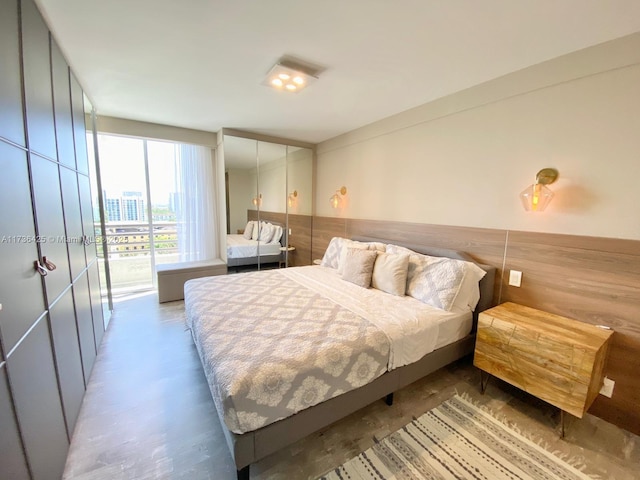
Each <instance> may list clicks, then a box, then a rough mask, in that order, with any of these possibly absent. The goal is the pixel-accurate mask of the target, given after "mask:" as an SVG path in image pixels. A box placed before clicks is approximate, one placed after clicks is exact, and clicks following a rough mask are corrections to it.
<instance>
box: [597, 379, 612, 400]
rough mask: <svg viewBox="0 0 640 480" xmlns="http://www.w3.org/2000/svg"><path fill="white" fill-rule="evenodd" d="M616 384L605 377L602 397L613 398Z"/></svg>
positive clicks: (601, 390)
mask: <svg viewBox="0 0 640 480" xmlns="http://www.w3.org/2000/svg"><path fill="white" fill-rule="evenodd" d="M615 384H616V382H614V381H613V380H611V379H610V378H607V377H604V382H603V385H602V388H601V389H600V395H604V396H605V397H609V398H611V395H613V387H614V386H615Z"/></svg>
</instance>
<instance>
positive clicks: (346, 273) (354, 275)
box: [342, 248, 378, 288]
mask: <svg viewBox="0 0 640 480" xmlns="http://www.w3.org/2000/svg"><path fill="white" fill-rule="evenodd" d="M345 250H346V252H345V255H344V259H343V262H344V267H343V272H342V279H343V280H346V281H347V282H351V283H354V284H356V285H358V286H360V287H363V288H369V287H370V286H371V275H372V274H373V265H374V263H375V261H376V257H377V255H378V252H376V251H375V250H368V249H364V248H346V249H345Z"/></svg>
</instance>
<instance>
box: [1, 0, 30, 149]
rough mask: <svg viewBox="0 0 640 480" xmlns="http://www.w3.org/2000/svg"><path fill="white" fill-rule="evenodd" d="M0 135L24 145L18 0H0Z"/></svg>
mask: <svg viewBox="0 0 640 480" xmlns="http://www.w3.org/2000/svg"><path fill="white" fill-rule="evenodd" d="M0 45H2V48H0V65H2V74H1V75H0V110H1V111H2V115H0V137H3V138H6V139H7V140H10V141H12V142H14V143H17V144H18V145H22V146H24V145H25V143H24V123H23V117H22V89H21V83H20V80H21V79H20V37H19V35H18V2H17V1H2V2H0Z"/></svg>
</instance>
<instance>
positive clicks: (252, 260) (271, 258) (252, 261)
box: [227, 222, 287, 267]
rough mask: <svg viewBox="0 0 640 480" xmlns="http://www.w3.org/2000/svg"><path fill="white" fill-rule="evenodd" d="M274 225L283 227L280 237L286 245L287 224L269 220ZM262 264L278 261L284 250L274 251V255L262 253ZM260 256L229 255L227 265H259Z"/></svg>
mask: <svg viewBox="0 0 640 480" xmlns="http://www.w3.org/2000/svg"><path fill="white" fill-rule="evenodd" d="M269 223H271V224H272V225H277V226H279V227H282V236H281V237H280V245H281V246H283V247H284V246H285V245H286V244H287V229H286V227H285V225H282V224H281V223H277V222H269ZM259 258H260V264H267V263H278V262H279V261H280V260H281V258H282V252H280V253H274V254H272V255H260V257H259ZM257 264H258V257H257V256H256V257H243V258H230V257H227V267H244V266H246V265H257Z"/></svg>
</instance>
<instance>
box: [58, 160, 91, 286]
mask: <svg viewBox="0 0 640 480" xmlns="http://www.w3.org/2000/svg"><path fill="white" fill-rule="evenodd" d="M60 186H61V188H62V199H63V201H64V220H65V226H66V230H67V239H68V244H67V245H68V248H69V263H70V265H71V277H72V278H76V277H77V276H78V275H80V274H81V273H82V271H83V270H84V269H85V268H86V266H87V264H86V260H85V256H84V255H85V254H84V243H83V242H82V235H83V233H82V215H81V213H80V197H79V193H78V178H77V174H76V172H75V171H73V170H69V169H68V168H64V167H60Z"/></svg>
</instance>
